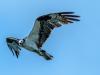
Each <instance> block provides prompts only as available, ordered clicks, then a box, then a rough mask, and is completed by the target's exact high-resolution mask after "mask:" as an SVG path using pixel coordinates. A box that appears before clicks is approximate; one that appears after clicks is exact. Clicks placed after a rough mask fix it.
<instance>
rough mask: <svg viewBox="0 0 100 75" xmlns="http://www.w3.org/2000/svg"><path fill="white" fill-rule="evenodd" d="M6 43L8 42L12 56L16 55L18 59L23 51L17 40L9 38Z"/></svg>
mask: <svg viewBox="0 0 100 75" xmlns="http://www.w3.org/2000/svg"><path fill="white" fill-rule="evenodd" d="M6 42H7V45H8V47H9V49H10V51H11V52H12V54H13V55H16V57H17V58H18V56H19V53H20V50H21V49H20V47H19V46H18V44H17V42H16V40H12V39H10V38H7V39H6Z"/></svg>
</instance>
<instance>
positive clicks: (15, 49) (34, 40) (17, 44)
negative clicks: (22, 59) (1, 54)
mask: <svg viewBox="0 0 100 75" xmlns="http://www.w3.org/2000/svg"><path fill="white" fill-rule="evenodd" d="M79 17H80V16H78V15H74V12H58V13H50V14H47V15H43V16H40V17H38V18H37V19H36V21H35V23H34V26H33V29H32V31H31V32H30V33H29V35H28V36H26V37H25V38H23V39H18V38H14V37H7V38H6V42H7V45H8V47H9V49H10V51H11V52H12V54H13V55H15V56H16V57H17V58H18V56H19V54H20V50H21V47H22V48H25V49H27V50H29V51H31V52H34V53H36V54H38V55H39V56H41V57H43V58H44V59H46V60H52V58H53V56H52V55H50V54H49V53H47V52H46V51H45V50H43V49H42V45H43V44H44V43H45V41H46V40H47V38H48V37H49V35H50V34H51V32H52V30H53V29H55V28H58V27H61V26H62V25H67V24H69V23H73V22H74V21H79Z"/></svg>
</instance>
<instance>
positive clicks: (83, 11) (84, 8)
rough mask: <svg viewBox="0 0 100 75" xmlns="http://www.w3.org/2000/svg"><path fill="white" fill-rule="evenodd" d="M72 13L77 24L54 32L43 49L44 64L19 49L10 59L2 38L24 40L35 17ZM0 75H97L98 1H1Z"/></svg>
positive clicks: (99, 41) (99, 47) (99, 74)
mask: <svg viewBox="0 0 100 75" xmlns="http://www.w3.org/2000/svg"><path fill="white" fill-rule="evenodd" d="M60 11H74V12H76V14H78V15H80V16H81V18H80V20H81V21H80V22H75V23H73V24H69V25H67V26H62V27H60V28H58V29H55V30H54V31H53V32H52V34H51V36H50V38H49V39H48V41H47V42H46V43H45V44H44V46H43V48H44V49H45V50H47V51H48V52H49V53H51V54H52V55H53V56H54V59H53V60H52V61H45V60H44V59H43V58H41V57H39V56H38V55H36V54H34V53H31V52H29V51H27V50H25V49H22V51H21V54H20V57H19V59H16V57H13V56H12V53H11V52H10V51H9V49H8V47H7V45H6V41H5V38H6V37H8V36H14V37H17V38H23V37H25V36H27V35H28V34H29V32H30V31H31V29H32V27H33V24H34V21H35V19H36V18H37V17H38V16H41V15H44V14H48V13H51V12H52V13H53V12H60ZM0 75H100V0H0Z"/></svg>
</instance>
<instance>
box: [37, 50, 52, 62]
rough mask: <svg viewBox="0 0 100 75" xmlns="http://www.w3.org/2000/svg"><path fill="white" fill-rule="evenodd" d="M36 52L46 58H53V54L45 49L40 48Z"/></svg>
mask: <svg viewBox="0 0 100 75" xmlns="http://www.w3.org/2000/svg"><path fill="white" fill-rule="evenodd" d="M36 53H37V54H38V55H40V56H42V57H43V58H44V59H46V60H52V58H53V56H52V55H50V54H49V53H47V52H46V51H45V50H38V51H36Z"/></svg>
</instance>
